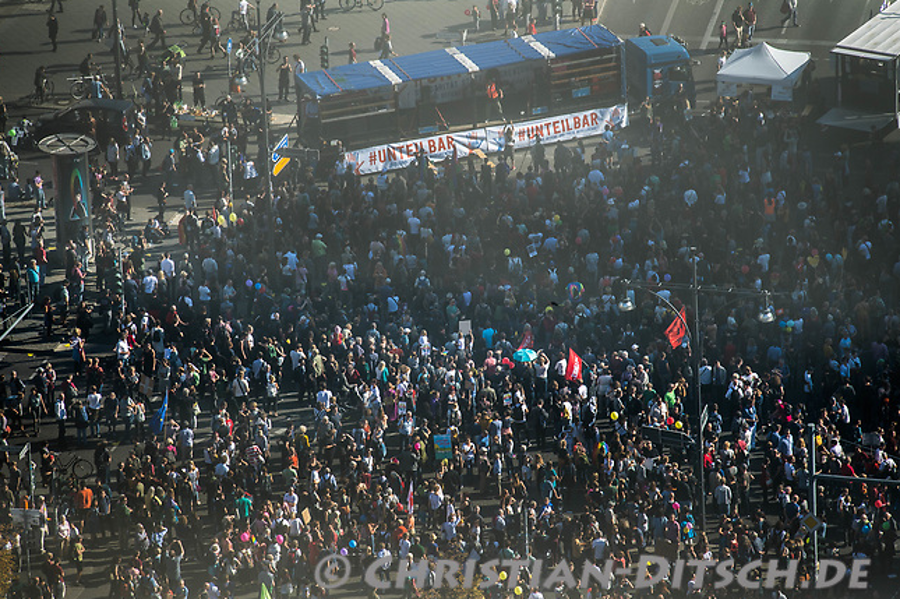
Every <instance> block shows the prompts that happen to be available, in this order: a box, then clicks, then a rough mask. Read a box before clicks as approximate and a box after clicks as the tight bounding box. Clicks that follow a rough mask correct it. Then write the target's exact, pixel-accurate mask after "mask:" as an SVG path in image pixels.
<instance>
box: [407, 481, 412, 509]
mask: <svg viewBox="0 0 900 599" xmlns="http://www.w3.org/2000/svg"><path fill="white" fill-rule="evenodd" d="M406 513H407V514H412V513H413V481H409V490H408V491H407V492H406Z"/></svg>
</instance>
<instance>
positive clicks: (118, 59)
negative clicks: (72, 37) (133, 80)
mask: <svg viewBox="0 0 900 599" xmlns="http://www.w3.org/2000/svg"><path fill="white" fill-rule="evenodd" d="M112 22H113V57H114V58H115V64H116V70H115V73H116V98H117V99H119V100H121V99H122V47H121V46H122V31H121V30H120V29H119V10H118V6H116V0H112Z"/></svg>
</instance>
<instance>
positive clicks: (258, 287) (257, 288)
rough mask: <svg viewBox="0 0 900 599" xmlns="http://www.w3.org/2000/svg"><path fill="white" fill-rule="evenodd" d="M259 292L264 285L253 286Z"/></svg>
mask: <svg viewBox="0 0 900 599" xmlns="http://www.w3.org/2000/svg"><path fill="white" fill-rule="evenodd" d="M253 287H254V288H255V289H256V290H257V291H259V289H260V287H262V283H257V284H256V285H254V286H253Z"/></svg>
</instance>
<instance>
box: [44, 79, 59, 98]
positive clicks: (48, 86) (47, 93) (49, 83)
mask: <svg viewBox="0 0 900 599" xmlns="http://www.w3.org/2000/svg"><path fill="white" fill-rule="evenodd" d="M54 91H56V87H55V86H54V85H53V79H45V80H44V99H47V98H50V97H52V96H53V92H54Z"/></svg>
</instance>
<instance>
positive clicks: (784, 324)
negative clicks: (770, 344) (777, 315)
mask: <svg viewBox="0 0 900 599" xmlns="http://www.w3.org/2000/svg"><path fill="white" fill-rule="evenodd" d="M786 326H787V323H786V322H785V321H783V320H779V321H778V328H779V329H783V328H784V327H786Z"/></svg>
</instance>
